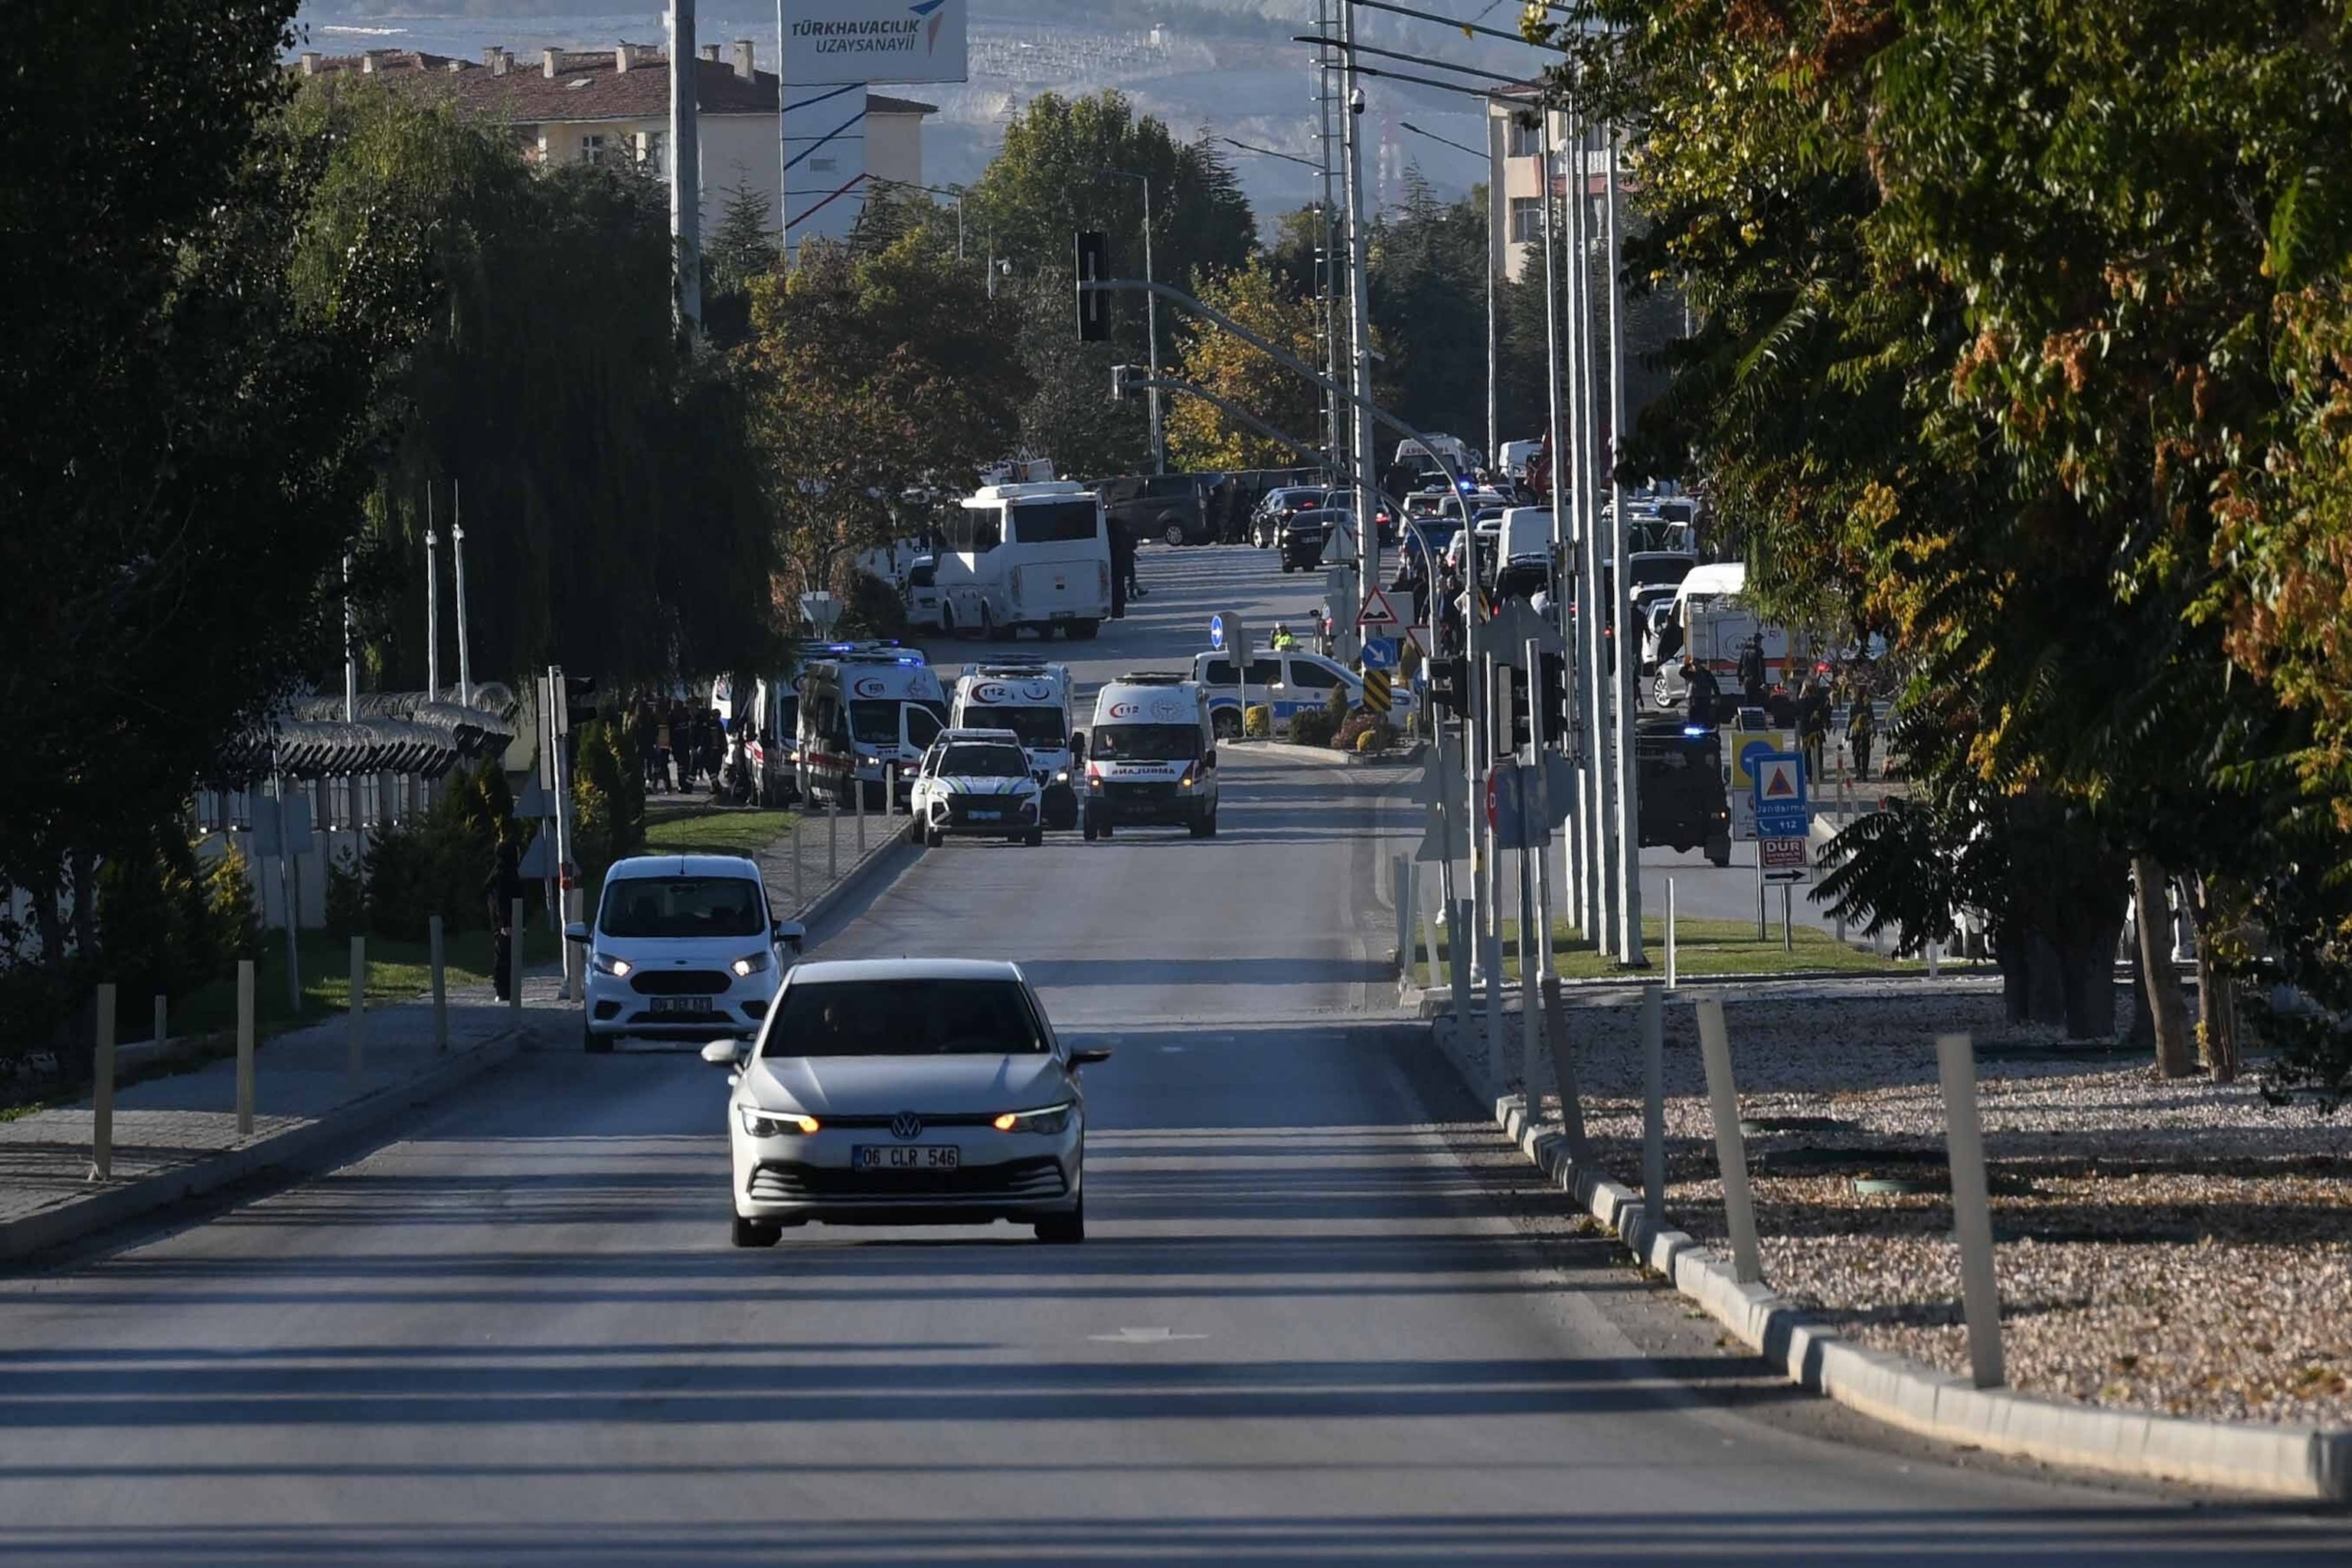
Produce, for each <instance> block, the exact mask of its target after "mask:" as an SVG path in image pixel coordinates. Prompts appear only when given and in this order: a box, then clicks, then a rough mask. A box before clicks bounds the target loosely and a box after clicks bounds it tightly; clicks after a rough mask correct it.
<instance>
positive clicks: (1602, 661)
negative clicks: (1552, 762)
mask: <svg viewBox="0 0 2352 1568" xmlns="http://www.w3.org/2000/svg"><path fill="white" fill-rule="evenodd" d="M1571 134H1572V137H1573V139H1574V142H1575V144H1576V145H1575V152H1574V153H1573V154H1572V160H1573V164H1574V167H1573V169H1572V170H1571V172H1570V176H1569V199H1570V201H1571V202H1573V203H1574V204H1575V205H1574V206H1573V207H1572V208H1571V209H1570V211H1571V213H1572V215H1573V216H1572V218H1571V221H1570V231H1571V233H1572V234H1573V236H1574V240H1573V243H1574V245H1575V248H1576V260H1575V267H1574V269H1573V270H1574V273H1575V278H1576V300H1577V305H1576V320H1577V330H1578V331H1579V333H1580V337H1581V339H1582V348H1583V352H1582V353H1580V354H1578V355H1577V360H1576V364H1575V367H1574V370H1573V373H1572V374H1574V375H1575V377H1576V381H1577V385H1578V389H1579V394H1580V395H1579V398H1578V402H1579V404H1580V406H1581V407H1582V409H1583V411H1584V418H1583V420H1582V428H1581V429H1580V430H1579V431H1578V433H1577V442H1576V447H1577V467H1578V468H1579V470H1580V472H1581V473H1582V474H1583V475H1584V484H1583V489H1582V495H1583V507H1582V515H1581V517H1580V523H1581V525H1582V528H1581V532H1582V537H1583V542H1584V549H1583V573H1584V581H1585V585H1586V591H1585V592H1584V594H1583V595H1580V605H1581V606H1582V609H1583V611H1584V615H1583V619H1584V626H1583V637H1582V641H1583V643H1584V649H1585V682H1584V689H1585V720H1584V748H1585V756H1586V759H1587V766H1586V776H1587V777H1588V778H1589V779H1590V780H1591V784H1590V787H1589V788H1588V791H1587V800H1588V801H1589V803H1590V804H1591V813H1590V815H1591V822H1592V844H1593V853H1592V866H1591V883H1592V925H1591V928H1590V929H1589V930H1588V931H1587V933H1586V934H1587V935H1588V936H1590V937H1591V939H1592V945H1593V947H1594V948H1595V949H1596V950H1597V951H1599V952H1607V951H1609V948H1610V945H1611V944H1610V940H1609V938H1610V921H1611V913H1612V910H1611V906H1612V903H1613V902H1614V894H1615V892H1616V889H1615V885H1614V883H1613V882H1612V877H1613V875H1614V871H1615V863H1616V861H1615V846H1614V844H1613V843H1612V840H1611V834H1610V827H1611V813H1610V805H1609V803H1610V797H1611V795H1613V794H1614V793H1615V792H1614V791H1613V790H1612V789H1611V787H1610V784H1611V774H1610V767H1609V640H1608V638H1607V637H1604V636H1602V630H1603V626H1604V623H1605V622H1606V621H1607V619H1608V606H1609V600H1610V595H1609V594H1608V592H1607V591H1606V588H1607V584H1606V581H1605V578H1604V575H1603V573H1602V570H1601V567H1602V563H1603V556H1602V553H1601V475H1600V470H1599V467H1598V461H1597V459H1598V458H1599V454H1600V449H1601V408H1600V399H1599V395H1598V388H1597V386H1596V385H1595V382H1594V375H1593V366H1594V363H1595V362H1596V361H1597V360H1598V359H1599V357H1600V354H1599V345H1598V344H1596V343H1595V342H1593V341H1592V340H1593V332H1594V325H1593V320H1592V261H1591V251H1592V213H1591V202H1590V201H1588V200H1587V192H1586V172H1587V166H1586V160H1585V144H1586V142H1588V141H1589V140H1590V138H1591V127H1590V126H1589V125H1588V124H1586V123H1585V122H1582V121H1579V122H1578V123H1577V124H1576V125H1575V127H1574V128H1573V131H1572V132H1571Z"/></svg>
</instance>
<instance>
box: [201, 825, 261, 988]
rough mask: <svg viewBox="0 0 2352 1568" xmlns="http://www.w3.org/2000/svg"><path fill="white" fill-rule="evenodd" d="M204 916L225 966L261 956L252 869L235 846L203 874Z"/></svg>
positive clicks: (259, 927)
mask: <svg viewBox="0 0 2352 1568" xmlns="http://www.w3.org/2000/svg"><path fill="white" fill-rule="evenodd" d="M204 894H205V921H206V923H207V924H209V925H210V926H211V928H212V943H213V951H214V952H215V953H216V954H218V955H219V958H220V961H221V963H223V965H224V966H226V965H227V964H230V963H236V961H237V960H238V959H240V958H253V959H258V958H259V957H260V956H261V904H260V901H259V900H257V898H256V897H255V896H254V891H253V868H252V867H251V866H250V865H248V864H247V861H246V858H245V857H244V856H243V855H241V854H239V853H238V852H237V849H236V846H235V845H231V846H230V847H229V848H228V849H227V850H226V852H225V853H224V854H223V855H222V856H221V858H219V859H217V860H215V861H214V862H213V866H212V869H211V870H209V871H207V872H205V887H204Z"/></svg>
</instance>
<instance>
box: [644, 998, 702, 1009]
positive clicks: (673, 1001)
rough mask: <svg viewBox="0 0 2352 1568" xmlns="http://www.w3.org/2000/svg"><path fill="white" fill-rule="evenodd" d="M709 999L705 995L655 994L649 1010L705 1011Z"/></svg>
mask: <svg viewBox="0 0 2352 1568" xmlns="http://www.w3.org/2000/svg"><path fill="white" fill-rule="evenodd" d="M709 1010H710V1000H709V997H705V996H656V997H654V998H653V999H652V1007H651V1011H653V1012H656V1013H707V1012H709Z"/></svg>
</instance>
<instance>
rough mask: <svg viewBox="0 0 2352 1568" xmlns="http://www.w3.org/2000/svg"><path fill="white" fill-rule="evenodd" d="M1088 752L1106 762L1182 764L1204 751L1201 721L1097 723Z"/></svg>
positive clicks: (1098, 759)
mask: <svg viewBox="0 0 2352 1568" xmlns="http://www.w3.org/2000/svg"><path fill="white" fill-rule="evenodd" d="M1093 739H1094V749H1093V750H1092V751H1091V752H1089V753H1088V754H1089V755H1090V756H1092V757H1094V758H1095V759H1096V760H1097V761H1099V762H1106V763H1182V762H1190V761H1191V760H1192V759H1193V758H1194V757H1197V756H1199V755H1200V754H1201V726H1199V725H1198V724H1097V725H1096V726H1095V732H1094V737H1093Z"/></svg>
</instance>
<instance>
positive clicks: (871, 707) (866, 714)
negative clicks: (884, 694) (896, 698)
mask: <svg viewBox="0 0 2352 1568" xmlns="http://www.w3.org/2000/svg"><path fill="white" fill-rule="evenodd" d="M849 733H850V734H851V736H852V737H854V738H855V739H856V740H860V741H863V742H866V744H867V745H869V746H895V745H897V744H898V704H897V703H896V702H889V701H871V700H865V699H860V700H856V701H854V702H852V703H850V705H849Z"/></svg>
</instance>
